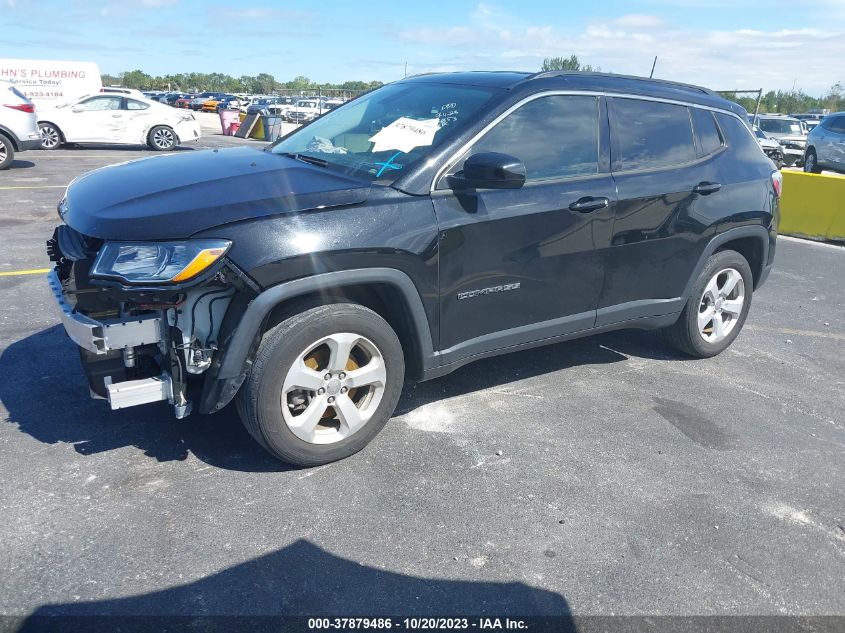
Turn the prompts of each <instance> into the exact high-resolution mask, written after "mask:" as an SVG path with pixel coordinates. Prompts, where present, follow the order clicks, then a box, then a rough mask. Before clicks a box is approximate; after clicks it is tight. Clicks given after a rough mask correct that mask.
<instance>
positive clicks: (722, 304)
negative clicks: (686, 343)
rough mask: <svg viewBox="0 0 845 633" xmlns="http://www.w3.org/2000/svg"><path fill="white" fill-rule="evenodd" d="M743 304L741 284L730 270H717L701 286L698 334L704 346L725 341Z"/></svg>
mask: <svg viewBox="0 0 845 633" xmlns="http://www.w3.org/2000/svg"><path fill="white" fill-rule="evenodd" d="M744 304H745V282H743V280H742V275H741V274H740V273H739V271H737V270H736V269H734V268H725V269H723V270H720V271H719V272H717V273H716V274H715V275H713V276H712V277H711V278H710V281H708V282H707V285H706V286H705V287H704V292H703V294H702V295H701V300H700V301H699V304H698V333H699V334H700V335H701V337H702V338H703V339H704V340H705V341H707V342H708V343H718V342H720V341H722V340H723V339H725V338H726V337H727V336H728V335H729V334H730V333H731V332H732V331H733V329H734V328H735V327H736V324H737V323H738V322H739V318H740V316H741V315H742V307H743V305H744Z"/></svg>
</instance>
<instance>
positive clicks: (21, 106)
mask: <svg viewBox="0 0 845 633" xmlns="http://www.w3.org/2000/svg"><path fill="white" fill-rule="evenodd" d="M5 106H6V107H7V108H12V110H20V111H21V112H28V113H29V114H32V113H34V112H35V106H34V105H32V104H31V103H15V104H8V103H7V104H5Z"/></svg>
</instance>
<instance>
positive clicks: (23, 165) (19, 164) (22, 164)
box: [9, 158, 35, 169]
mask: <svg viewBox="0 0 845 633" xmlns="http://www.w3.org/2000/svg"><path fill="white" fill-rule="evenodd" d="M30 167H35V163H33V162H32V161H31V160H20V159H19V158H16V159H15V160H13V161H12V164H11V165H9V169H29V168H30Z"/></svg>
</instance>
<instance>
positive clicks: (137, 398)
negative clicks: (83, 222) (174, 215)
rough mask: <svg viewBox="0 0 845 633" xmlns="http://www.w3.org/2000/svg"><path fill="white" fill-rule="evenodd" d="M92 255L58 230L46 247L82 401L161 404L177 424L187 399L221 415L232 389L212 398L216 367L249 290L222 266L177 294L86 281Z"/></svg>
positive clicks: (91, 242)
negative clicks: (85, 395)
mask: <svg viewBox="0 0 845 633" xmlns="http://www.w3.org/2000/svg"><path fill="white" fill-rule="evenodd" d="M102 246H103V245H102V243H101V242H99V241H97V240H95V239H93V238H87V237H85V236H83V235H81V234H79V233H77V232H75V231H74V230H73V229H70V228H69V227H67V226H61V227H59V228H57V230H56V232H55V233H54V236H53V238H52V239H51V240H50V241H49V242H48V254H49V256H50V259H51V260H52V261H53V262H55V267H54V269H53V271H51V272H50V273H49V275H48V283H49V286H50V290H51V292H52V294H53V298H54V300H55V302H56V306H57V308H58V310H59V313H60V315H61V321H62V325H63V326H64V329H65V332H67V335H68V337H69V338H70V339H71V340H72V341H73V342H74V343H75V344H76V346H77V348H78V352H79V356H80V359H81V361H82V367H83V369H84V371H85V374H86V376H87V378H88V384H89V388H90V393H91V396H92V397H93V398H98V399H106V400H108V402H109V404H110V406H111V408H112V409H123V408H126V407H132V406H136V405H140V404H147V403H153V402H168V403H170V404H171V405H172V406H173V410H174V414H175V415H176V417H177V418H182V417H185V416H186V415H188V414H189V413H190V412H191V409H192V399H193V400H195V401H196V402H197V409H198V410H199V411H200V412H201V413H211V412H213V411H218V410H220V409H221V408H223V407H224V406H225V405H226V404H227V403H228V402H229V401H230V400H231V399H232V397H234V395H235V392H236V391H237V389H235V390H231V389H228V390H226V391H223V390H221V389H220V383H221V380H219V379H218V373H219V370H220V365H221V361H222V358H223V355H224V354H225V352H226V347H227V341H228V340H229V338H230V337H231V336H232V332H233V331H234V329H235V328H236V327H237V324H238V321H239V318H238V317H239V315H240V313H241V312H242V311H243V309H244V308H245V306H246V305H247V304H248V303H249V302H250V301H251V300H252V299H253V298H254V297H255V294H256V290H257V286H256V285H255V284H254V282H253V281H252V280H251V279H250V278H249V277H248V276H247V275H245V274H244V273H243V272H242V271H240V269H238V268H237V266H236V265H235V264H234V263H233V262H231V261H228V260H225V261H224V260H221V261H220V262H219V264H218V265H216V266H214V268H213V269H210V270H209V271H208V272H207V273H206V274H203V275H202V276H200V277H197V278H196V280H192V281H190V282H186V283H182V284H179V283H176V284H160V285H157V286H129V285H126V284H122V283H121V282H119V281H115V280H110V279H101V278H98V277H96V278H95V277H92V276H91V274H90V271H91V270H92V266H93V263H94V260H95V258H96V257H97V254H98V252H100V249H101V248H102ZM231 306H234V309H233V310H231V309H230V307H231Z"/></svg>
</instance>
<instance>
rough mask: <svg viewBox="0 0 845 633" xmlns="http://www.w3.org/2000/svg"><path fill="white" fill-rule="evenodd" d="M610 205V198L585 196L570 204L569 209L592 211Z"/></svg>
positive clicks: (584, 211)
mask: <svg viewBox="0 0 845 633" xmlns="http://www.w3.org/2000/svg"><path fill="white" fill-rule="evenodd" d="M608 205H610V199H609V198H604V197H601V198H594V197H592V196H585V197H584V198H579V199H578V200H576V201H575V202H573V203H572V204H570V205H569V210H570V211H578V212H580V213H590V212H592V211H598V210H599V209H604V208H606V207H607V206H608Z"/></svg>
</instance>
